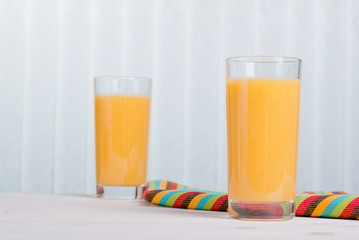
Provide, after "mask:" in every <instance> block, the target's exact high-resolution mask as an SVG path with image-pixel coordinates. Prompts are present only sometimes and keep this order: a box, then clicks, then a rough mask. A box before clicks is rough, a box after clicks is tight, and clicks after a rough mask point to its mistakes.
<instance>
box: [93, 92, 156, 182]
mask: <svg viewBox="0 0 359 240" xmlns="http://www.w3.org/2000/svg"><path fill="white" fill-rule="evenodd" d="M149 113H150V97H147V96H126V95H123V96H122V95H99V96H95V123H96V171H97V172H96V173H97V174H96V176H97V184H100V185H105V186H139V185H141V184H144V183H145V182H146V171H147V145H148V129H149Z"/></svg>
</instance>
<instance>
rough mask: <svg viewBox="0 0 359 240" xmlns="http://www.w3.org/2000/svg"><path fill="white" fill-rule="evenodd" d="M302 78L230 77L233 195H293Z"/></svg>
mask: <svg viewBox="0 0 359 240" xmlns="http://www.w3.org/2000/svg"><path fill="white" fill-rule="evenodd" d="M299 91H300V84H299V80H298V79H283V78H235V79H228V80H227V125H228V159H229V162H228V168H229V169H228V170H229V171H228V187H229V199H230V200H235V201H239V202H252V203H274V202H287V201H293V200H295V190H296V161H297V139H298V115H299Z"/></svg>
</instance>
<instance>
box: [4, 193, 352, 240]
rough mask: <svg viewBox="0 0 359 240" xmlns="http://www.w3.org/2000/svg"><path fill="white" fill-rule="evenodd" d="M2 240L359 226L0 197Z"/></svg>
mask: <svg viewBox="0 0 359 240" xmlns="http://www.w3.org/2000/svg"><path fill="white" fill-rule="evenodd" d="M0 239H1V240H2V239H4V240H5V239H6V240H12V239H37V240H41V239H104V240H107V239H142V240H143V239H266V240H267V239H319V240H320V239H356V240H358V239H359V221H355V220H336V219H316V218H299V217H298V218H295V219H294V220H291V221H284V222H251V221H241V220H236V219H231V218H229V217H228V215H227V213H223V212H208V211H194V210H186V209H173V208H165V207H158V206H155V205H152V204H150V203H147V202H146V201H144V200H104V199H97V198H95V197H94V196H75V195H42V194H20V193H19V194H14V193H0Z"/></svg>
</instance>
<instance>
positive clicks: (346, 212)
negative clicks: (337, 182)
mask: <svg viewBox="0 0 359 240" xmlns="http://www.w3.org/2000/svg"><path fill="white" fill-rule="evenodd" d="M357 206H359V197H357V198H354V199H353V200H352V201H351V202H350V203H349V204H348V206H346V207H345V208H344V210H343V212H342V214H340V216H339V218H349V217H350V215H351V214H352V213H353V211H354V209H355V208H356V207H357Z"/></svg>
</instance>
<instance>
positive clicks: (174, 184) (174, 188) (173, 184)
mask: <svg viewBox="0 0 359 240" xmlns="http://www.w3.org/2000/svg"><path fill="white" fill-rule="evenodd" d="M171 189H173V190H176V189H177V183H174V182H172V185H171Z"/></svg>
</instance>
